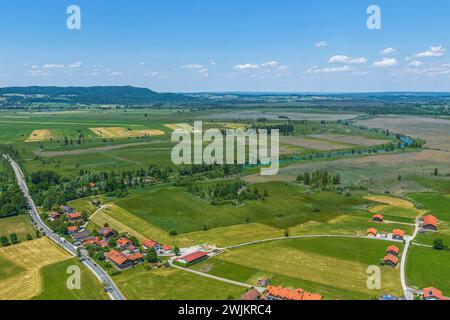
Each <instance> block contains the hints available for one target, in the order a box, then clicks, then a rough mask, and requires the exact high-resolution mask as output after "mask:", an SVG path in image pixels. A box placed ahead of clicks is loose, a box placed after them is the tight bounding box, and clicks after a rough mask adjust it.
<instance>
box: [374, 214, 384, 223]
mask: <svg viewBox="0 0 450 320" xmlns="http://www.w3.org/2000/svg"><path fill="white" fill-rule="evenodd" d="M372 220H373V221H375V222H383V220H384V216H383V215H382V214H376V215H374V216H373V217H372Z"/></svg>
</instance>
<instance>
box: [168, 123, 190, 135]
mask: <svg viewBox="0 0 450 320" xmlns="http://www.w3.org/2000/svg"><path fill="white" fill-rule="evenodd" d="M165 126H166V127H167V128H169V129H172V130H174V131H178V130H179V131H187V132H190V133H193V132H194V131H195V130H194V127H193V126H191V125H190V124H187V123H176V124H165Z"/></svg>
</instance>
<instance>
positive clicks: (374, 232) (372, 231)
mask: <svg viewBox="0 0 450 320" xmlns="http://www.w3.org/2000/svg"><path fill="white" fill-rule="evenodd" d="M377 234H378V230H377V229H375V228H370V229H369V230H367V236H369V237H376V236H377Z"/></svg>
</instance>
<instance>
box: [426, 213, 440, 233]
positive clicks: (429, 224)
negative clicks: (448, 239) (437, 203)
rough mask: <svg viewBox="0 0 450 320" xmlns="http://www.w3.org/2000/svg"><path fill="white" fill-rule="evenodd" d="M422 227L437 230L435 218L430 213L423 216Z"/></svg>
mask: <svg viewBox="0 0 450 320" xmlns="http://www.w3.org/2000/svg"><path fill="white" fill-rule="evenodd" d="M423 229H425V230H430V231H437V230H438V221H437V218H436V217H435V216H432V215H428V216H425V217H423Z"/></svg>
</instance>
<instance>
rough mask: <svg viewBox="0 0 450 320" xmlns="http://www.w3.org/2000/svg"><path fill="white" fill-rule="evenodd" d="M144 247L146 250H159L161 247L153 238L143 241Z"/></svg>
mask: <svg viewBox="0 0 450 320" xmlns="http://www.w3.org/2000/svg"><path fill="white" fill-rule="evenodd" d="M142 247H143V248H144V249H145V250H149V249H155V250H156V251H158V250H159V249H160V248H161V246H160V245H159V244H158V242H156V241H153V240H151V239H147V240H144V242H142Z"/></svg>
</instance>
